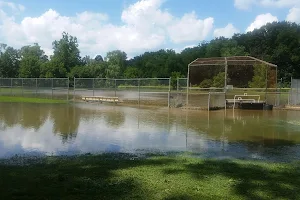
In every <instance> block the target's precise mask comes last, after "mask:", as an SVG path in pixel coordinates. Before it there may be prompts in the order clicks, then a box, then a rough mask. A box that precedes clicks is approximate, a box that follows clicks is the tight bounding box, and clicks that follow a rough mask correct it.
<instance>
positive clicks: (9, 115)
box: [0, 103, 21, 129]
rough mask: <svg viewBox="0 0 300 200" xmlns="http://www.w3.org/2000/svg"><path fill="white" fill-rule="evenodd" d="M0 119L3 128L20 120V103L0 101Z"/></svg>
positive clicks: (11, 125)
mask: <svg viewBox="0 0 300 200" xmlns="http://www.w3.org/2000/svg"><path fill="white" fill-rule="evenodd" d="M0 108H1V109H0V120H1V121H2V122H3V129H6V128H7V127H13V126H15V125H17V124H18V123H19V122H20V113H21V106H20V104H15V103H14V104H11V103H0Z"/></svg>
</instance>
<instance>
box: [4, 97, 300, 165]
mask: <svg viewBox="0 0 300 200" xmlns="http://www.w3.org/2000/svg"><path fill="white" fill-rule="evenodd" d="M299 119H300V112H299V111H287V110H273V111H243V110H235V111H233V110H231V109H227V110H226V111H225V110H220V111H211V112H207V111H183V110H180V109H168V108H149V107H140V108H138V107H125V106H118V105H117V106H112V105H105V104H103V105H101V104H95V105H93V104H87V103H78V104H69V105H49V104H48V105H46V104H45V105H43V104H41V105H37V104H22V103H0V158H6V157H11V156H14V155H16V154H20V155H24V154H25V155H73V154H83V153H103V152H124V153H157V152H159V153H168V152H190V153H192V154H194V155H197V156H201V157H210V158H244V159H261V160H274V161H291V160H294V159H299V158H300V120H299Z"/></svg>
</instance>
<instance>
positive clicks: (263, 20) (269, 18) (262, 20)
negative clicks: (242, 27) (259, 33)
mask: <svg viewBox="0 0 300 200" xmlns="http://www.w3.org/2000/svg"><path fill="white" fill-rule="evenodd" d="M274 21H278V18H277V17H276V16H273V15H272V14H270V13H267V14H262V15H258V16H257V17H256V18H255V21H254V22H253V23H252V24H251V25H250V26H249V27H248V28H247V29H246V32H249V31H253V30H254V29H259V28H260V27H262V26H264V25H266V24H267V23H271V22H274Z"/></svg>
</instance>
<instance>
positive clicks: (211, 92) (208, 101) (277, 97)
mask: <svg viewBox="0 0 300 200" xmlns="http://www.w3.org/2000/svg"><path fill="white" fill-rule="evenodd" d="M294 82H296V81H294ZM294 84H295V83H294ZM299 86H300V82H299ZM289 91H290V88H283V87H282V84H281V82H280V81H278V85H277V87H275V88H248V87H244V88H242V87H241V88H237V87H229V86H227V87H226V88H224V87H200V86H197V85H194V86H193V85H188V80H187V78H178V79H177V101H176V102H178V104H180V105H181V104H182V105H185V106H186V107H189V108H203V109H214V108H224V107H226V106H228V105H226V101H227V100H233V99H234V96H235V95H249V97H250V96H251V98H252V97H253V95H254V96H257V97H255V100H258V99H259V100H261V101H266V103H268V104H272V105H274V106H281V105H287V104H288V103H289V99H296V98H297V95H296V94H297V92H296V91H297V90H296V87H294V89H293V91H294V92H292V95H293V97H291V98H289ZM298 91H299V93H300V89H298ZM290 96H291V94H290ZM245 98H248V97H245ZM299 101H300V95H299V99H298V102H299ZM293 102H295V100H293Z"/></svg>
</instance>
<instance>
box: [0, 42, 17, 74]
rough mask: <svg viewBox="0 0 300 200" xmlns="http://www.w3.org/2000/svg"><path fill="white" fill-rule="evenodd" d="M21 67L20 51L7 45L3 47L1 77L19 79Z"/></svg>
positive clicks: (0, 66)
mask: <svg viewBox="0 0 300 200" xmlns="http://www.w3.org/2000/svg"><path fill="white" fill-rule="evenodd" d="M19 67H20V51H19V50H17V49H14V48H13V47H7V45H5V44H2V45H1V57H0V76H1V77H9V78H14V77H18V74H19Z"/></svg>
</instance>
